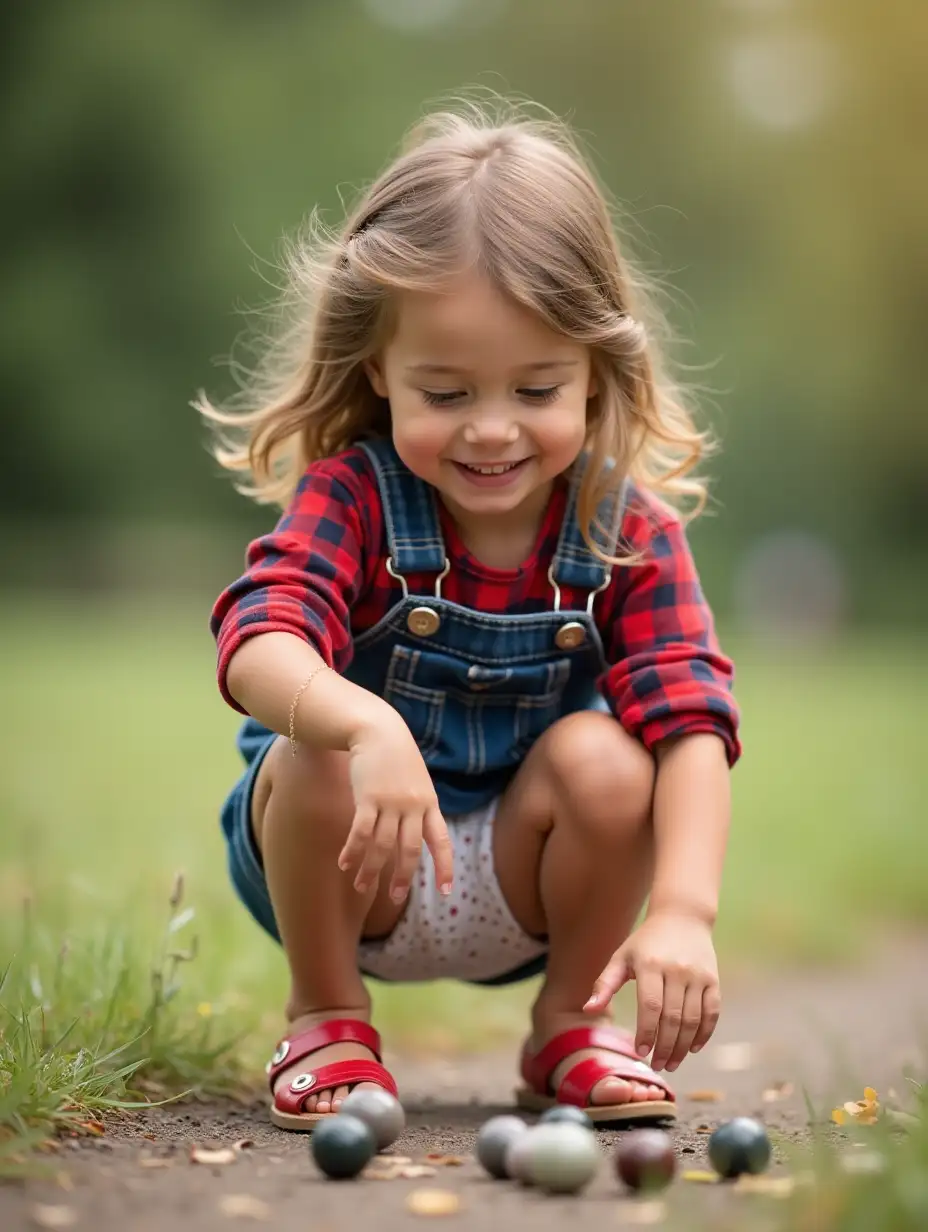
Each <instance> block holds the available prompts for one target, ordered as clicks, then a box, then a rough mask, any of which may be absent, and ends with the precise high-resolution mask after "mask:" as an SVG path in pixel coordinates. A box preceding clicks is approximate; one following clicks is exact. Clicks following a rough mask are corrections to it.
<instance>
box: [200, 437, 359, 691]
mask: <svg viewBox="0 0 928 1232" xmlns="http://www.w3.org/2000/svg"><path fill="white" fill-rule="evenodd" d="M365 497H366V493H365V492H363V491H361V490H359V487H358V483H357V476H356V475H354V474H353V473H352V472H351V471H350V470H349V469H348V468H347V467H341V468H337V467H336V465H335V464H334V463H332V462H330V463H317V464H314V465H313V466H311V467H310V468H309V469H308V470H307V472H306V474H305V475H304V476H303V479H302V480H301V482H300V484H299V487H298V488H297V490H296V492H295V494H294V496H293V499H292V501H291V502H290V505H289V507H288V508H287V510H286V511H285V512H284V514H283V515H282V517H281V518H280V521H279V522H278V523H277V526H276V527H275V528H274V530H273V531H272V532H271V533H270V534H267V535H263V536H262V537H261V538H259V539H256V540H254V542H253V543H251V544H249V547H248V551H247V554H246V567H245V572H244V573H243V574H242V576H241V577H240V578H238V579H237V580H236V581H235V582H233V583H232V584H231V585H230V586H228V587H227V588H226V589H225V590H224V591H223V592H222V594H221V595H220V596H219V598H218V599H217V600H216V603H215V605H214V607H213V611H212V615H211V618H210V629H211V631H212V633H213V636H214V637H215V639H216V646H217V653H218V660H217V675H218V679H219V689H220V692H221V693H222V696H223V697H224V698H225V700H226V701H227V702H228V703H229V705H230V706H232V707H233V709H235V710H238V711H240V712H242V708H241V706H240V705H239V704H238V702H236V700H235V699H234V698H233V697H232V695H231V694H230V693H229V690H228V685H227V682H226V675H227V672H228V667H229V663H230V661H231V659H232V656H233V655H234V654H235V652H236V650H238V648H239V646H241V645H242V643H243V642H244V641H245V640H246V639H247V638H249V637H255V636H257V635H258V634H260V633H292V634H294V635H295V636H296V637H300V638H302V639H303V640H304V641H306V642H308V643H309V644H310V645H311V646H312V647H313V648H314V649H315V650H316V651H317V652H318V654H319V655H320V656H321V657H322V658H323V659H324V660H325V661H326V663H328V664H329V666H330V667H335V668H336V669H337V670H339V671H340V670H343V669H344V667H346V666H347V664H348V662H349V661H350V659H351V632H350V612H351V607H352V604H353V603H354V601H355V598H356V597H357V594H358V591H359V588H360V586H361V584H362V575H363V553H364V539H365V530H364V527H363V525H362V514H363V511H364V509H365V508H369V507H370V502H369V501H368V500H366V499H365Z"/></svg>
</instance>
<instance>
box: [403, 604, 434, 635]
mask: <svg viewBox="0 0 928 1232" xmlns="http://www.w3.org/2000/svg"><path fill="white" fill-rule="evenodd" d="M440 624H441V617H440V616H439V615H438V613H437V612H435V611H433V610H432V608H430V607H414V608H413V609H412V611H411V612H410V613H409V615H408V616H407V617H406V628H407V629H408V630H409V631H410V633H415V634H416V636H417V637H431V636H432V634H433V633H437V632H438V627H439V625H440Z"/></svg>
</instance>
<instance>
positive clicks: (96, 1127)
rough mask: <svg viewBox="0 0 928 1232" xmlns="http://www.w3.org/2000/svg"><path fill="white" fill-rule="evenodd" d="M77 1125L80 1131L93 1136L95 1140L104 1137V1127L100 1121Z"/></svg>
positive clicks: (81, 1122)
mask: <svg viewBox="0 0 928 1232" xmlns="http://www.w3.org/2000/svg"><path fill="white" fill-rule="evenodd" d="M77 1124H78V1127H79V1128H80V1129H83V1130H84V1131H85V1132H86V1133H88V1134H91V1135H92V1136H93V1137H94V1138H102V1137H103V1132H104V1131H103V1126H102V1125H101V1124H100V1122H99V1121H78V1122H77Z"/></svg>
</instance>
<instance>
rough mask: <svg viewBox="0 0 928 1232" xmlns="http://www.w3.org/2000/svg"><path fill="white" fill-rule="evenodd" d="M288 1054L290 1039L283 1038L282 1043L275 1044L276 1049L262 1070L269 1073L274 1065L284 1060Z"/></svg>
mask: <svg viewBox="0 0 928 1232" xmlns="http://www.w3.org/2000/svg"><path fill="white" fill-rule="evenodd" d="M289 1054H290V1041H289V1040H284V1041H283V1042H282V1043H280V1044H278V1045H277V1051H276V1052H275V1053H274V1055H273V1056H272V1057H271V1059H270V1061H268V1063H267V1065H265V1067H264V1072H265V1073H266V1074H269V1073H270V1072H271V1070H272V1069H273V1068H274V1066H275V1065H280V1063H281V1062H282V1061H286V1059H287V1057H288V1056H289Z"/></svg>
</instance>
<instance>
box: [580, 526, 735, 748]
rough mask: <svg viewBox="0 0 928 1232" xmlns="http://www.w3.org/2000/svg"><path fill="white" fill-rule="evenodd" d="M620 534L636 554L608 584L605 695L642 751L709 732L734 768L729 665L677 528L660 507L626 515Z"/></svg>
mask: <svg viewBox="0 0 928 1232" xmlns="http://www.w3.org/2000/svg"><path fill="white" fill-rule="evenodd" d="M623 534H624V537H625V540H626V542H628V543H630V544H631V545H632V546H633V547H634V548H635V549H642V550H643V557H644V558H643V561H642V563H641V564H636V565H632V566H629V567H627V568H623V569H620V570H617V575H618V584H617V585H614V586H613V587H611V588H610V592H611V593H612V598H613V602H612V604H610V605H609V608H610V609H611V610H610V612H609V614H608V616H607V618H606V620H605V621H604V624H605V627H604V629H603V636H604V648H605V650H606V656H607V660H608V662H609V663H610V664H611V666H610V668H609V670H608V672H607V673H606V676H605V679H604V681H603V692H604V694H605V697H606V700H607V701H608V702H609V704H610V706H611V707H612V710H613V712H614V714H615V715H616V716H617V717H618V718H619V720H620V721H621V723H622V725H623V727H625V729H626V730H627V731H628V732H630V733H631V734H632V735H634V736H637V737H638V738H639V739H640V740H641V741H642V742H643V743H644V745H645V746H646V747H647V748H649V749H650V748H653V747H654V745H655V744H657V743H658V742H659V741H661V740H664V739H666V738H667V737H669V736H678V735H685V734H688V733H691V732H714V733H715V734H716V735H718V736H721V738H722V740H723V741H724V742H725V747H726V750H727V754H728V761H729V764H730V765H734V763H735V762H736V761H737V760H738V758H739V756H740V755H741V743H740V739H739V734H738V726H739V714H738V708H737V705H736V703H735V700H734V697H733V695H732V684H733V679H734V667H733V664H732V662H731V660H730V659H728V658H727V657H726V656H725V655H724V654H723V653H722V651H721V649H720V647H719V644H718V641H717V639H716V633H715V627H714V621H713V617H712V612H711V610H710V608H709V605H708V603H707V602H706V599H705V597H704V595H703V593H702V587H701V586H700V583H699V577H698V575H697V572H696V565H695V563H694V561H693V557H692V553H691V551H690V548H689V544H688V543H687V540H686V535H685V533H684V530H683V527H682V525H681V524H680V522H679V520H677V519H676V518H674V517H672V516H670V517H668V516H667V514H666V511H665V513H664V516H663V517H660V518H659V519H656V518H655V516H654V511H653V510H646V511H642V510H641V509H640V508H639V509H638V511H637V512H632V513H631V514H629V515H627V517H626V525H625V527H624V528H623ZM610 592H607V594H608V593H610ZM604 615H605V613H604Z"/></svg>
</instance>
